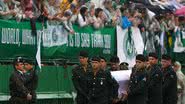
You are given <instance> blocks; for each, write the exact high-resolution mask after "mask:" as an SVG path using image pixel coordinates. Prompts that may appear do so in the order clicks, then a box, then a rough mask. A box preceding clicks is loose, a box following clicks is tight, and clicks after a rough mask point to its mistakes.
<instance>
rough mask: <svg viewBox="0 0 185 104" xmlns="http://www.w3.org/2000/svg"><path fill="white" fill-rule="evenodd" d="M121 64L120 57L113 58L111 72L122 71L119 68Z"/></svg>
mask: <svg viewBox="0 0 185 104" xmlns="http://www.w3.org/2000/svg"><path fill="white" fill-rule="evenodd" d="M119 63H120V60H119V57H118V56H113V57H111V59H110V65H111V67H110V69H109V70H110V71H117V70H120V67H119Z"/></svg>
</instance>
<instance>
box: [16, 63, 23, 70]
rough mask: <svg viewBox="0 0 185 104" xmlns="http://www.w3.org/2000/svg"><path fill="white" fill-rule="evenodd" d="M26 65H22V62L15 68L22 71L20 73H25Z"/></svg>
mask: <svg viewBox="0 0 185 104" xmlns="http://www.w3.org/2000/svg"><path fill="white" fill-rule="evenodd" d="M23 67H24V64H23V63H22V62H20V63H17V64H16V65H15V68H16V69H17V70H20V71H24V68H23Z"/></svg>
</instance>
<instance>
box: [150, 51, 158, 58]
mask: <svg viewBox="0 0 185 104" xmlns="http://www.w3.org/2000/svg"><path fill="white" fill-rule="evenodd" d="M148 57H154V58H155V59H158V56H157V54H156V53H154V52H151V53H149V54H148Z"/></svg>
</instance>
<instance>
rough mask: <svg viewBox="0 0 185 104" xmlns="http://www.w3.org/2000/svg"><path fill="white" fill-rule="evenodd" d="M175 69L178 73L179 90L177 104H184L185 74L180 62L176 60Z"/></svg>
mask: <svg viewBox="0 0 185 104" xmlns="http://www.w3.org/2000/svg"><path fill="white" fill-rule="evenodd" d="M174 71H175V72H176V75H177V90H178V101H177V104H184V101H185V90H184V88H185V76H184V74H183V73H182V71H181V64H180V62H178V61H176V62H175V63H174Z"/></svg>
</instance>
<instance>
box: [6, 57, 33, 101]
mask: <svg viewBox="0 0 185 104" xmlns="http://www.w3.org/2000/svg"><path fill="white" fill-rule="evenodd" d="M23 66H24V64H23V58H22V57H17V58H16V59H15V60H14V62H13V67H14V71H13V73H12V74H11V76H10V81H9V88H10V96H11V97H10V99H9V101H10V104H27V103H28V101H30V100H31V99H32V95H31V94H30V91H29V90H28V89H27V88H26V86H25V81H26V79H25V77H24V75H23V74H24V72H25V70H24V68H23Z"/></svg>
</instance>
